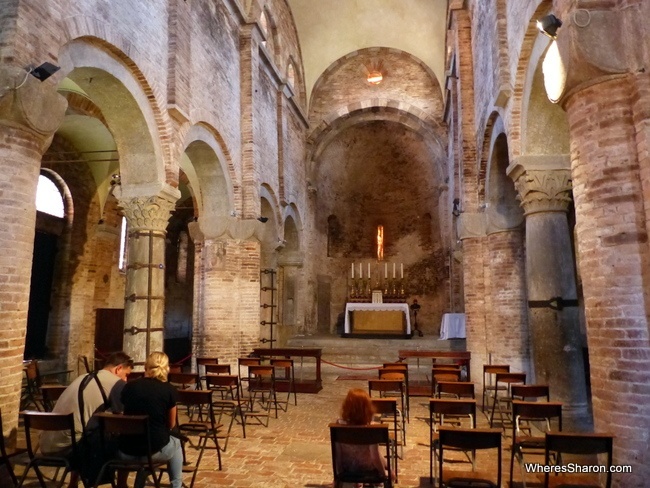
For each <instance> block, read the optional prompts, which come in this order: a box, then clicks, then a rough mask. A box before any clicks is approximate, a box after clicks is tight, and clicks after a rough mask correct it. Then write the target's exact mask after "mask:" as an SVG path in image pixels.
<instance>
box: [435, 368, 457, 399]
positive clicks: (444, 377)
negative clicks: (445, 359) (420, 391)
mask: <svg viewBox="0 0 650 488" xmlns="http://www.w3.org/2000/svg"><path fill="white" fill-rule="evenodd" d="M461 374H462V372H461V370H460V368H459V367H457V366H433V367H432V368H431V396H432V397H434V396H436V394H437V387H436V385H437V384H438V382H439V381H447V382H451V381H460V380H461Z"/></svg>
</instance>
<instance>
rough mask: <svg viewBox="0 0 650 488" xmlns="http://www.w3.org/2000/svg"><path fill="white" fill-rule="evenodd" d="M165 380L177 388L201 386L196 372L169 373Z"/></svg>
mask: <svg viewBox="0 0 650 488" xmlns="http://www.w3.org/2000/svg"><path fill="white" fill-rule="evenodd" d="M167 381H169V383H171V384H172V385H174V386H175V387H176V388H177V389H179V390H186V389H191V390H196V389H200V388H201V380H200V379H199V375H198V374H197V373H171V372H170V373H169V375H168V376H167Z"/></svg>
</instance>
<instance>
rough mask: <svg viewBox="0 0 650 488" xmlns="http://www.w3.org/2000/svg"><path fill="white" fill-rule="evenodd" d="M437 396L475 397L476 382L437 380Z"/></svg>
mask: <svg viewBox="0 0 650 488" xmlns="http://www.w3.org/2000/svg"><path fill="white" fill-rule="evenodd" d="M436 389H437V390H438V391H437V397H438V398H442V397H443V396H447V397H453V398H470V399H474V398H475V388H474V383H472V382H471V381H438V382H436Z"/></svg>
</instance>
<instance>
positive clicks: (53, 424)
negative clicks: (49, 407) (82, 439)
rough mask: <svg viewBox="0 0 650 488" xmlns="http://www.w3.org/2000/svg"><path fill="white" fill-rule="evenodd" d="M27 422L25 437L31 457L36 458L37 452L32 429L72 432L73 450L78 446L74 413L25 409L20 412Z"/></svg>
mask: <svg viewBox="0 0 650 488" xmlns="http://www.w3.org/2000/svg"><path fill="white" fill-rule="evenodd" d="M20 415H21V416H22V418H23V422H24V424H25V439H26V442H27V452H28V453H29V457H30V458H31V459H33V458H34V455H35V452H34V449H33V446H32V433H31V431H32V430H41V431H64V430H65V431H67V432H68V433H69V434H70V439H71V443H72V450H73V451H74V450H75V449H76V448H77V439H76V436H75V430H74V416H73V414H72V413H68V414H62V413H52V412H35V411H31V410H25V411H23V412H20Z"/></svg>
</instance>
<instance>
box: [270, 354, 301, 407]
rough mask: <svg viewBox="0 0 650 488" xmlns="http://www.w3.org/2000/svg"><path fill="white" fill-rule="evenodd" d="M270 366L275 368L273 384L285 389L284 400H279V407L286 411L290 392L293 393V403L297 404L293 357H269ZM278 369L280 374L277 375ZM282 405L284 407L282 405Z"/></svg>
mask: <svg viewBox="0 0 650 488" xmlns="http://www.w3.org/2000/svg"><path fill="white" fill-rule="evenodd" d="M271 366H273V367H274V368H275V370H276V374H275V385H276V387H281V388H278V389H280V390H282V391H284V388H286V389H287V398H286V400H283V401H280V402H279V403H280V408H281V409H282V411H284V412H286V411H287V410H288V409H289V400H291V393H293V404H294V405H298V395H297V393H296V371H295V369H294V364H293V359H289V358H275V359H271ZM278 370H279V371H280V372H281V375H278V374H277V373H278ZM282 405H284V407H282Z"/></svg>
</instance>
